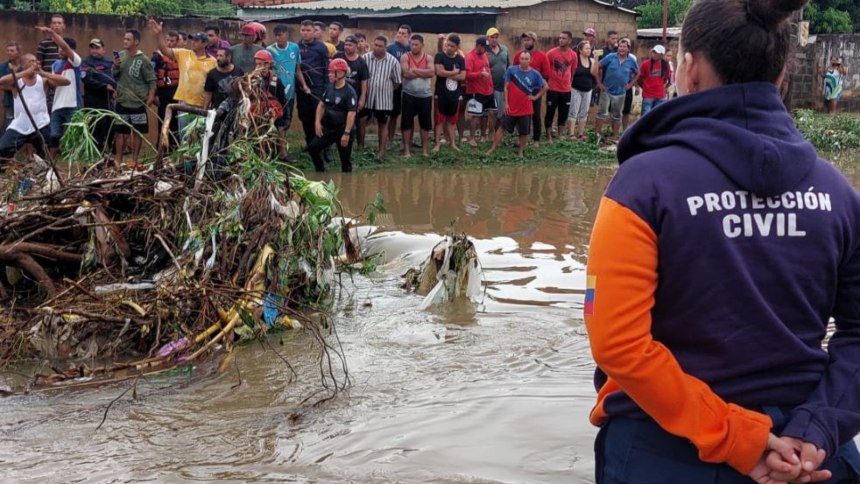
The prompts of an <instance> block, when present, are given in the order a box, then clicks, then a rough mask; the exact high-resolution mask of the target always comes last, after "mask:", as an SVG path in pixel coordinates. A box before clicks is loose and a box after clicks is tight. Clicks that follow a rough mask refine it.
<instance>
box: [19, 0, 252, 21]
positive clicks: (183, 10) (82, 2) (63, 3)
mask: <svg viewBox="0 0 860 484" xmlns="http://www.w3.org/2000/svg"><path fill="white" fill-rule="evenodd" d="M4 1H12V2H13V3H15V5H14V6H13V7H12V8H15V9H16V10H30V8H31V7H30V5H31V4H30V2H29V0H27V1H25V0H4ZM37 4H38V6H37V9H38V10H44V11H48V12H60V13H64V12H68V13H97V14H113V15H147V16H161V15H205V16H210V17H229V16H233V15H235V14H236V8H235V7H234V6H233V5H231V4H230V2H229V0H208V1H206V0H204V1H197V0H41V1H40V2H37Z"/></svg>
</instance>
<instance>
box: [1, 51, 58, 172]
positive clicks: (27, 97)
mask: <svg viewBox="0 0 860 484" xmlns="http://www.w3.org/2000/svg"><path fill="white" fill-rule="evenodd" d="M21 65H22V66H23V67H24V70H23V71H21V72H19V73H17V74H16V75H15V77H13V74H8V75H6V76H3V77H2V78H0V89H6V90H9V91H12V95H13V96H14V97H15V117H14V118H13V119H12V123H11V124H10V125H9V129H7V130H6V131H5V132H4V133H3V136H2V137H0V167H2V165H3V162H5V161H7V160H9V159H11V158H13V157H14V156H15V153H17V152H18V150H19V149H21V147H22V146H24V145H25V144H28V143H29V144H31V145H33V147H34V148H35V149H36V154H38V155H39V156H45V153H46V146H45V143H46V142H47V141H48V139H49V137H50V125H51V115H50V114H49V113H48V102H47V98H46V96H45V92H46V91H47V90H48V89H49V88H55V87H58V86H67V85H69V84H70V83H71V82H70V81H69V79H67V78H66V77H63V76H60V75H56V74H51V73H48V72H43V71H41V70H40V67H39V62H38V61H37V60H36V56H34V55H32V54H24V55H23V56H21ZM16 79H17V81H18V82H17V86H16V82H15V80H16ZM25 105H26V107H27V109H26V110H25V109H24V106H25ZM27 110H29V114H28V113H27Z"/></svg>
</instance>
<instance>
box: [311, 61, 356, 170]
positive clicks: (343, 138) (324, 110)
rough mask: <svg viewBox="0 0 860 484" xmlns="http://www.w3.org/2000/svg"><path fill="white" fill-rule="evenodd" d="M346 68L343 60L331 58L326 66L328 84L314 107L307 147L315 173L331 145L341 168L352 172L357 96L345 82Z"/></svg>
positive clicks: (347, 70) (322, 163)
mask: <svg viewBox="0 0 860 484" xmlns="http://www.w3.org/2000/svg"><path fill="white" fill-rule="evenodd" d="M348 73H349V65H348V64H347V63H346V60H344V59H334V60H332V61H331V62H330V63H329V65H328V80H329V82H328V84H327V85H326V88H325V94H324V95H323V97H322V100H321V101H320V103H319V104H318V105H317V112H316V118H315V122H314V129H315V132H316V137H315V138H314V139H313V141H311V144H310V145H309V146H308V152H310V155H311V159H312V160H313V162H314V168H315V169H316V171H319V172H322V171H325V162H324V161H323V158H322V152H323V150H325V149H326V148H328V147H329V146H331V145H333V144H334V145H336V146H337V152H338V155H340V167H341V170H342V171H343V172H344V173H349V172H351V171H352V162H351V161H350V158H351V156H352V142H353V139H354V138H355V136H354V135H353V131H354V129H353V128H355V114H356V111H357V110H358V95H356V93H355V89H353V88H352V87H351V86H350V85H349V84H347V82H346V76H347V74H348Z"/></svg>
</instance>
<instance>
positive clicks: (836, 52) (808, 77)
mask: <svg viewBox="0 0 860 484" xmlns="http://www.w3.org/2000/svg"><path fill="white" fill-rule="evenodd" d="M831 55H833V56H836V57H842V59H843V62H844V63H845V65H846V66H847V68H848V75H847V76H846V78H845V86H844V90H843V93H842V100H841V101H839V104H838V108H839V110H840V111H853V112H860V34H853V35H818V36H817V37H816V39H815V43H811V44H807V46H806V47H805V48H798V50H797V51H796V52H795V54H794V56H793V58H792V59H791V60H792V63H793V66H792V67H793V68H792V69H791V71H790V72H791V83H792V88H791V103H790V105H791V108H792V109H799V108H813V109H817V110H821V109H823V103H824V95H823V93H824V82H823V80H822V79H821V77H820V76H818V74H817V72H816V66H822V67H825V68H826V66H827V65H829V63H830V56H831Z"/></svg>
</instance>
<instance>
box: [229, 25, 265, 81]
mask: <svg viewBox="0 0 860 484" xmlns="http://www.w3.org/2000/svg"><path fill="white" fill-rule="evenodd" d="M239 36H240V37H241V38H242V42H240V43H238V44H236V45H234V46H233V47H230V53H231V54H233V64H234V65H235V66H236V67H238V68H239V69H242V70H243V71H244V72H251V71H253V70H254V54H256V53H257V52H259V51H260V50H262V49H263V48H262V47H260V46H259V45H257V44H255V43H254V42H256V41H257V40H258V33H257V29H256V28H254V26H253V25H251V24H246V25H244V26H243V27H242V30H241V31H239Z"/></svg>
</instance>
